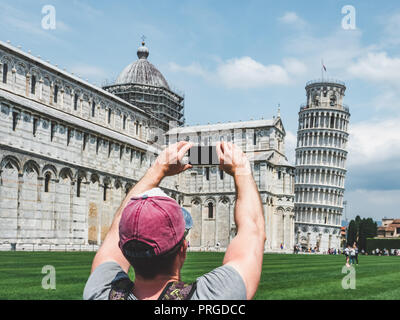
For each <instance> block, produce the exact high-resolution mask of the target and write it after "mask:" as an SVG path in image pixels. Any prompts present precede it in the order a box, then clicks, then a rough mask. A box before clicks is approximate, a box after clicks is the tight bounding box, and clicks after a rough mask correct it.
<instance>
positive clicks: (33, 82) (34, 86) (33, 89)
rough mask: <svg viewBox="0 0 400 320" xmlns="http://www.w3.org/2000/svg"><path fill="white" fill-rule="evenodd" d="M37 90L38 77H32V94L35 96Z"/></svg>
mask: <svg viewBox="0 0 400 320" xmlns="http://www.w3.org/2000/svg"><path fill="white" fill-rule="evenodd" d="M35 89H36V76H35V75H32V78H31V93H32V94H35Z"/></svg>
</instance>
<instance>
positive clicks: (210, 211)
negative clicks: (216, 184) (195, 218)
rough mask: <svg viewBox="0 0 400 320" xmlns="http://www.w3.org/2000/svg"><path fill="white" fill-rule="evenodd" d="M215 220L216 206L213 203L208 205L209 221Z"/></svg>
mask: <svg viewBox="0 0 400 320" xmlns="http://www.w3.org/2000/svg"><path fill="white" fill-rule="evenodd" d="M213 218H214V204H213V203H212V202H209V203H208V219H213Z"/></svg>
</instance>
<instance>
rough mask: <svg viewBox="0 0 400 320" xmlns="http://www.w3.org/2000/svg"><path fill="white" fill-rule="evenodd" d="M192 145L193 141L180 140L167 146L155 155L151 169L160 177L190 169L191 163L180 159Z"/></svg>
mask: <svg viewBox="0 0 400 320" xmlns="http://www.w3.org/2000/svg"><path fill="white" fill-rule="evenodd" d="M192 146H193V143H191V142H187V141H180V142H178V143H175V144H172V145H170V146H168V147H167V148H166V149H164V150H163V152H161V153H160V155H159V156H158V157H157V159H156V161H155V163H154V164H153V165H152V169H153V170H154V172H156V173H157V174H159V175H160V176H161V179H162V178H163V177H166V176H173V175H176V174H179V173H181V172H183V171H185V170H187V169H190V168H191V167H192V165H190V164H183V163H182V159H183V157H184V156H185V154H186V152H188V150H189V149H190V148H191V147H192Z"/></svg>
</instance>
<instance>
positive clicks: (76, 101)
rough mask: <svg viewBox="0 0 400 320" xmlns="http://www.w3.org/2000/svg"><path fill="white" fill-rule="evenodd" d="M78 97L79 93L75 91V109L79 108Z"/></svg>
mask: <svg viewBox="0 0 400 320" xmlns="http://www.w3.org/2000/svg"><path fill="white" fill-rule="evenodd" d="M78 99H79V95H78V94H77V93H75V96H74V110H75V111H76V110H78Z"/></svg>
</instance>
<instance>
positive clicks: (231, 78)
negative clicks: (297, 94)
mask: <svg viewBox="0 0 400 320" xmlns="http://www.w3.org/2000/svg"><path fill="white" fill-rule="evenodd" d="M217 74H218V77H219V79H220V80H221V81H222V83H223V84H224V85H225V86H227V87H229V88H254V87H264V86H269V85H274V84H288V83H289V80H290V78H289V76H288V73H287V71H286V70H285V69H284V68H283V67H281V66H279V65H274V64H272V65H263V64H262V63H259V62H257V61H255V60H253V59H252V58H250V57H242V58H234V59H230V60H228V61H226V62H225V63H223V64H221V65H219V66H218V68H217Z"/></svg>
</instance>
